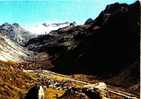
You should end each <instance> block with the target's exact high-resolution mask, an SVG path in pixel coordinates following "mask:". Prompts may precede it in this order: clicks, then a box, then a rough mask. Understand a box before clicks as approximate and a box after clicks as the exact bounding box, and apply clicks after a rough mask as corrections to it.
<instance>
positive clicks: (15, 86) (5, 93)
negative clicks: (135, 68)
mask: <svg viewBox="0 0 141 99" xmlns="http://www.w3.org/2000/svg"><path fill="white" fill-rule="evenodd" d="M0 65H1V66H0V74H1V76H0V79H1V82H0V99H20V97H23V96H24V95H25V94H26V93H27V91H28V89H29V88H31V86H33V85H35V84H39V83H40V84H42V85H44V89H45V99H57V98H56V97H59V96H62V95H63V94H64V93H65V88H66V87H68V86H69V87H74V88H83V86H84V85H89V84H91V83H89V82H85V81H80V80H77V79H73V78H72V76H68V75H62V74H58V73H55V72H51V71H47V70H25V69H23V68H21V67H22V65H21V64H20V65H19V64H6V63H1V64H0ZM19 67H20V68H19ZM94 82H95V83H96V82H100V81H97V80H95V81H94ZM94 82H93V83H94ZM55 84H58V85H59V87H56V85H55ZM60 86H61V87H60ZM108 93H109V97H110V98H111V99H125V97H126V98H131V99H138V98H137V96H135V95H133V94H131V93H127V92H125V91H124V90H120V89H119V88H116V87H113V86H108ZM70 99H71V98H70ZM76 99H79V98H76Z"/></svg>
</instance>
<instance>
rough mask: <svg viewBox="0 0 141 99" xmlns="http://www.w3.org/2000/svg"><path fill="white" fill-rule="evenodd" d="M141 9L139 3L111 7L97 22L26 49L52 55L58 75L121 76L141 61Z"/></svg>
mask: <svg viewBox="0 0 141 99" xmlns="http://www.w3.org/2000/svg"><path fill="white" fill-rule="evenodd" d="M139 6H140V4H139V2H138V1H137V2H135V3H134V4H131V5H127V4H119V3H114V4H111V5H108V6H107V7H106V8H105V10H103V11H102V12H101V13H100V14H99V16H98V17H97V18H96V19H95V20H91V19H89V21H87V22H86V23H85V24H84V25H80V26H74V25H70V26H67V27H65V28H60V29H58V30H56V31H52V32H51V33H50V34H48V35H43V36H39V37H38V38H34V39H31V40H29V42H28V43H27V45H26V46H27V47H28V48H29V49H31V50H34V51H38V52H47V53H48V54H49V55H51V56H52V57H53V61H52V62H53V64H54V65H55V68H54V69H53V70H54V71H60V72H63V73H65V72H67V73H79V72H84V73H94V74H95V73H96V74H105V73H111V72H112V73H116V72H119V71H120V70H121V69H123V68H126V67H128V66H129V65H130V64H133V63H134V62H138V60H139ZM90 21H91V22H90Z"/></svg>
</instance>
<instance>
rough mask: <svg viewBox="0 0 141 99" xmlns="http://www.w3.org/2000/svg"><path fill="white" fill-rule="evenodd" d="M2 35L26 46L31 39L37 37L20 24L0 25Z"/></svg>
mask: <svg viewBox="0 0 141 99" xmlns="http://www.w3.org/2000/svg"><path fill="white" fill-rule="evenodd" d="M0 34H2V35H5V36H7V37H9V38H10V39H11V40H13V41H16V42H17V43H19V44H21V45H24V43H26V42H27V41H28V40H29V39H31V38H33V37H35V36H33V35H32V34H30V32H29V31H27V30H25V29H24V28H22V27H21V26H20V25H19V24H18V23H14V24H9V23H4V24H2V25H0Z"/></svg>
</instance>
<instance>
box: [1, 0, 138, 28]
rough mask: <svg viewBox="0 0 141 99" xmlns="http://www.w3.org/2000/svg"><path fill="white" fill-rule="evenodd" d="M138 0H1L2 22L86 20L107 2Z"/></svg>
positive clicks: (80, 21)
mask: <svg viewBox="0 0 141 99" xmlns="http://www.w3.org/2000/svg"><path fill="white" fill-rule="evenodd" d="M135 1H136V0H0V24H2V23H5V22H8V23H14V22H17V23H19V24H21V25H25V26H30V25H32V24H39V23H43V22H49V23H51V22H64V21H71V22H72V21H76V22H78V23H82V22H84V21H85V20H86V19H88V18H89V17H91V18H95V17H96V16H98V14H99V13H100V11H101V10H103V9H104V8H105V6H106V5H107V4H110V3H114V2H122V3H128V4H131V3H133V2H135Z"/></svg>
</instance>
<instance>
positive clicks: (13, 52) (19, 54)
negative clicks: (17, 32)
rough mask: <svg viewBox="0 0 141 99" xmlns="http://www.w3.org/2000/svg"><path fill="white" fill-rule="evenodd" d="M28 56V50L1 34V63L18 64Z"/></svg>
mask: <svg viewBox="0 0 141 99" xmlns="http://www.w3.org/2000/svg"><path fill="white" fill-rule="evenodd" d="M28 55H30V53H29V51H28V50H27V49H26V48H23V47H21V46H20V45H19V44H18V43H15V42H14V41H12V40H10V39H9V38H8V37H7V36H4V35H2V34H0V61H2V62H16V63H18V62H22V61H24V59H26V58H27V57H28Z"/></svg>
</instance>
